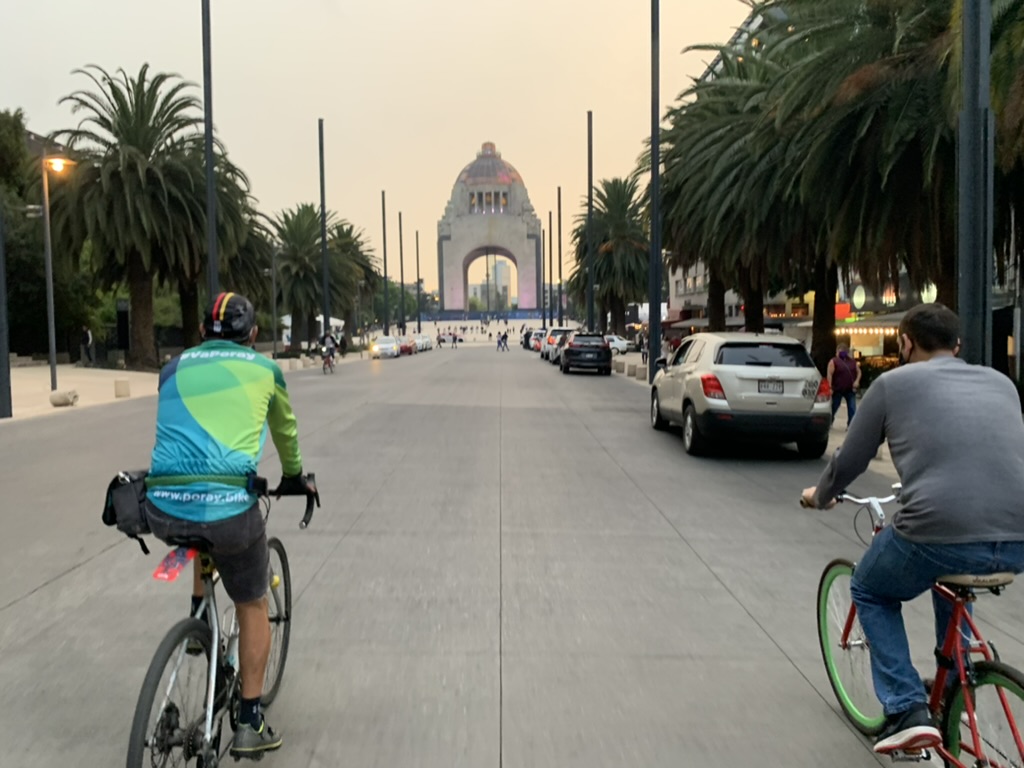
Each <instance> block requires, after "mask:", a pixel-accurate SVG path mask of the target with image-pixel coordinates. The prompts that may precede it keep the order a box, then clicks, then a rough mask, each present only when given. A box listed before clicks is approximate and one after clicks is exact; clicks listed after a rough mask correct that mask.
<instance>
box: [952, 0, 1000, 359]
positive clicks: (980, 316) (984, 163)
mask: <svg viewBox="0 0 1024 768" xmlns="http://www.w3.org/2000/svg"><path fill="white" fill-rule="evenodd" d="M991 36H992V4H991V2H990V0H964V4H963V35H962V37H963V69H962V75H961V76H962V77H963V94H964V96H963V109H962V110H961V112H960V132H959V134H958V136H957V155H958V158H957V159H958V186H959V190H958V201H957V202H958V209H959V227H958V231H959V243H958V246H959V248H958V254H957V260H958V264H959V273H960V275H959V277H960V281H959V285H958V296H957V299H958V303H959V310H960V323H961V334H962V352H961V357H963V358H964V359H965V360H967V362H969V363H976V364H981V365H992V277H993V275H992V272H993V268H994V267H993V263H992V262H993V254H992V209H993V194H994V193H993V174H994V170H993V166H994V163H993V153H994V147H993V144H994V136H995V125H994V122H993V117H992V110H991V109H990V108H989V80H990V75H991Z"/></svg>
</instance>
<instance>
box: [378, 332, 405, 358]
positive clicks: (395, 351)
mask: <svg viewBox="0 0 1024 768" xmlns="http://www.w3.org/2000/svg"><path fill="white" fill-rule="evenodd" d="M401 354H402V349H401V347H400V346H399V345H398V339H396V338H395V337H394V336H379V337H377V338H376V339H374V340H373V343H372V344H371V345H370V357H371V358H374V359H376V358H378V357H399V356H401Z"/></svg>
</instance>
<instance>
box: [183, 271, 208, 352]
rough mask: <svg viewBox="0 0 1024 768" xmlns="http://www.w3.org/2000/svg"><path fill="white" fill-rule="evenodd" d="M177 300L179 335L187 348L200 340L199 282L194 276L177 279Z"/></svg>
mask: <svg viewBox="0 0 1024 768" xmlns="http://www.w3.org/2000/svg"><path fill="white" fill-rule="evenodd" d="M178 300H179V301H180V302H181V335H182V337H183V338H184V344H185V348H186V349H188V348H189V347H194V346H196V345H197V344H199V342H200V341H202V339H201V338H200V335H199V283H198V281H197V279H196V278H192V279H188V278H185V279H181V280H178Z"/></svg>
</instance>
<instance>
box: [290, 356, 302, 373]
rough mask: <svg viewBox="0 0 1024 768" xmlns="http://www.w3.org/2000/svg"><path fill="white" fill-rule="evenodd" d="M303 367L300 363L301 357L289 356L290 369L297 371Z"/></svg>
mask: <svg viewBox="0 0 1024 768" xmlns="http://www.w3.org/2000/svg"><path fill="white" fill-rule="evenodd" d="M301 367H302V366H301V365H300V364H299V358H297V357H292V358H289V360H288V370H289V371H297V370H299V368H301Z"/></svg>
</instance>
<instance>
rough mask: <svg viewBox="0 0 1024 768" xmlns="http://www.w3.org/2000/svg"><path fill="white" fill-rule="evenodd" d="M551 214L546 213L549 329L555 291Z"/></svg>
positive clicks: (553, 309)
mask: <svg viewBox="0 0 1024 768" xmlns="http://www.w3.org/2000/svg"><path fill="white" fill-rule="evenodd" d="M551 220H552V213H551V211H548V328H551V327H552V326H553V325H554V324H555V307H554V305H553V302H552V299H553V298H554V290H555V270H554V265H553V260H554V250H555V249H554V247H553V245H552V242H553V241H552V238H554V236H555V235H554V232H553V231H552V226H551V223H552V221H551Z"/></svg>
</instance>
